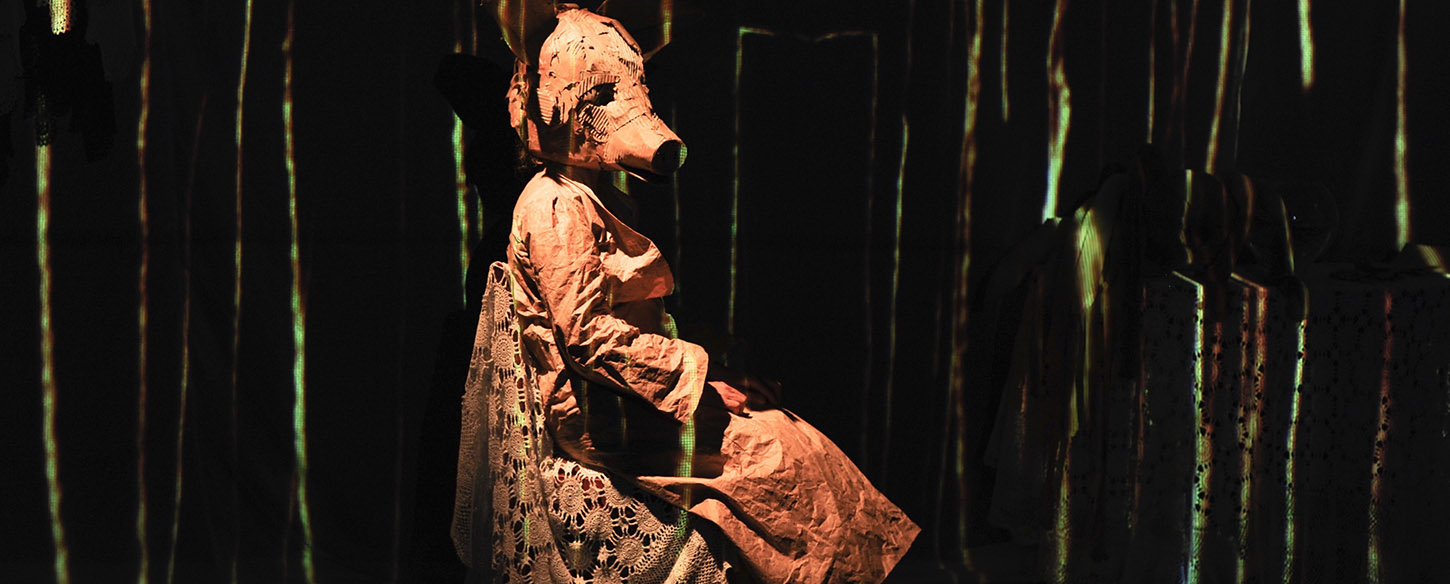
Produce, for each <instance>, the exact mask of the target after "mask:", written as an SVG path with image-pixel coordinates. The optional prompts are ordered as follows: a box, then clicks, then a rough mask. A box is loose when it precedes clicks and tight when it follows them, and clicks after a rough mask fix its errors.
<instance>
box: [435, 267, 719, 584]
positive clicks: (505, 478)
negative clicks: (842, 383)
mask: <svg viewBox="0 0 1450 584" xmlns="http://www.w3.org/2000/svg"><path fill="white" fill-rule="evenodd" d="M509 285H510V283H509V276H508V270H507V267H506V266H505V265H504V264H502V263H495V264H494V265H493V266H491V269H490V271H489V276H488V286H487V289H486V291H485V293H484V298H483V308H482V311H481V314H480V315H479V326H478V333H477V336H476V337H475V342H474V351H473V363H472V367H471V369H470V371H469V376H468V386H467V389H466V391H465V394H464V398H463V405H462V406H463V416H462V417H463V424H462V428H461V434H460V441H459V458H458V482H457V491H456V493H455V500H454V516H453V541H454V546H455V548H456V550H457V551H458V555H459V557H460V558H461V559H462V560H463V561H464V563H465V564H468V565H469V566H470V567H471V568H472V573H471V574H470V581H491V582H534V583H540V584H543V583H550V584H553V583H564V582H570V583H600V584H615V583H619V584H652V583H666V584H676V583H678V584H717V583H724V582H725V581H726V577H725V573H726V566H727V564H726V562H725V561H724V559H723V558H724V557H725V552H726V550H725V540H724V538H723V536H721V534H720V533H719V531H718V529H716V528H715V527H714V526H713V525H711V524H709V523H708V522H705V521H700V520H692V517H691V516H690V515H689V514H688V513H686V512H684V511H682V510H680V509H679V508H677V507H674V506H671V505H669V504H668V503H666V502H665V501H663V500H661V499H660V498H658V497H656V496H654V495H652V494H650V493H648V492H646V491H643V490H640V489H639V488H638V487H637V486H634V485H632V484H630V483H628V482H626V481H615V480H612V479H611V477H610V476H609V475H608V474H605V473H602V472H599V471H596V470H593V469H590V468H586V467H584V466H582V465H580V464H579V463H577V462H574V461H572V460H567V459H563V458H558V457H555V456H553V455H552V454H553V452H554V446H553V441H552V440H551V438H550V436H549V434H548V432H547V431H546V430H545V428H544V412H543V406H542V404H541V403H540V397H539V390H538V385H537V380H536V379H535V377H534V375H533V371H532V368H531V367H530V366H529V364H528V362H527V359H525V358H524V355H523V354H522V352H521V351H520V345H519V334H520V333H519V327H518V324H517V319H516V317H515V313H514V309H513V306H512V299H511V295H510V293H509ZM483 574H487V575H488V577H487V578H479V576H480V575H483Z"/></svg>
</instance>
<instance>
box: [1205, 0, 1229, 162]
mask: <svg viewBox="0 0 1450 584" xmlns="http://www.w3.org/2000/svg"><path fill="white" fill-rule="evenodd" d="M1233 12H1234V2H1233V0H1224V3H1223V22H1222V23H1221V25H1220V27H1219V35H1218V88H1217V89H1216V90H1215V91H1214V97H1213V121H1212V122H1211V123H1210V124H1209V129H1208V153H1207V154H1206V155H1205V156H1204V161H1203V169H1204V171H1205V172H1207V173H1209V174H1213V168H1214V164H1215V162H1216V161H1217V159H1218V126H1219V123H1220V122H1221V121H1222V119H1223V93H1224V88H1225V86H1226V85H1227V84H1228V53H1229V33H1230V32H1232V31H1233Z"/></svg>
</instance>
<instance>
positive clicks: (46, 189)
mask: <svg viewBox="0 0 1450 584" xmlns="http://www.w3.org/2000/svg"><path fill="white" fill-rule="evenodd" d="M44 100H45V96H41V103H40V105H39V106H38V107H39V109H40V111H41V112H44V111H45V109H46V108H45V102H44ZM42 115H43V114H42ZM35 184H36V189H35V191H36V208H35V263H36V264H37V266H38V267H39V268H40V388H41V392H42V393H41V396H42V399H41V405H42V410H43V412H44V415H45V417H44V420H43V430H44V432H45V483H46V487H47V489H48V490H49V492H50V538H51V544H52V545H53V546H54V548H55V579H56V581H57V582H60V583H61V584H66V583H68V582H70V570H69V567H68V566H69V563H70V560H69V556H70V552H69V551H67V548H66V545H65V526H64V525H63V524H62V523H61V517H60V498H61V491H60V452H59V448H58V447H57V444H56V439H55V402H56V387H55V358H54V355H55V335H54V333H53V332H52V331H51V329H50V146H49V145H45V146H36V147H35Z"/></svg>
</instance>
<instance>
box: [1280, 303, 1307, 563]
mask: <svg viewBox="0 0 1450 584" xmlns="http://www.w3.org/2000/svg"><path fill="white" fill-rule="evenodd" d="M1308 329H1309V297H1308V296H1305V297H1304V314H1303V315H1302V316H1301V317H1300V320H1299V352H1298V353H1297V356H1296V357H1295V359H1296V360H1295V362H1294V400H1293V403H1292V404H1291V405H1290V407H1289V442H1288V444H1287V445H1286V447H1285V449H1284V451H1285V453H1286V454H1287V455H1288V456H1287V458H1288V459H1287V460H1285V461H1284V566H1283V571H1282V573H1281V576H1282V578H1281V580H1282V581H1284V582H1290V581H1292V577H1293V575H1294V552H1295V545H1296V542H1295V534H1296V532H1297V529H1296V528H1295V524H1294V521H1295V509H1294V504H1295V501H1294V485H1295V482H1294V481H1295V475H1296V474H1297V473H1296V472H1295V470H1296V469H1295V467H1296V466H1298V462H1299V456H1298V452H1297V451H1296V450H1295V449H1296V448H1297V447H1298V445H1299V399H1300V396H1301V395H1303V393H1304V360H1305V359H1306V355H1305V353H1304V349H1305V339H1306V338H1307V337H1308Z"/></svg>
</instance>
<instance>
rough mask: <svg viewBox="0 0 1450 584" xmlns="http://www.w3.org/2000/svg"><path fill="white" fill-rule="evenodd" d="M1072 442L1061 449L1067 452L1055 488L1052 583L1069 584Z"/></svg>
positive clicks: (1069, 441) (1068, 442)
mask: <svg viewBox="0 0 1450 584" xmlns="http://www.w3.org/2000/svg"><path fill="white" fill-rule="evenodd" d="M1071 444H1072V440H1071V439H1069V440H1068V441H1067V443H1066V444H1065V445H1064V446H1063V447H1062V448H1063V450H1065V451H1066V452H1067V454H1066V456H1065V457H1064V459H1063V461H1062V480H1061V481H1060V483H1059V484H1058V488H1057V518H1056V520H1055V522H1054V524H1053V531H1055V532H1056V534H1057V536H1058V537H1056V538H1053V539H1054V540H1055V541H1054V542H1053V546H1054V549H1053V552H1054V553H1053V558H1052V561H1053V577H1052V581H1053V582H1055V583H1058V582H1069V581H1070V579H1069V578H1068V574H1067V561H1068V554H1069V552H1070V551H1071V550H1072V521H1070V517H1069V516H1070V515H1071V511H1072V497H1071V494H1072V490H1071V482H1072V445H1071Z"/></svg>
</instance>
